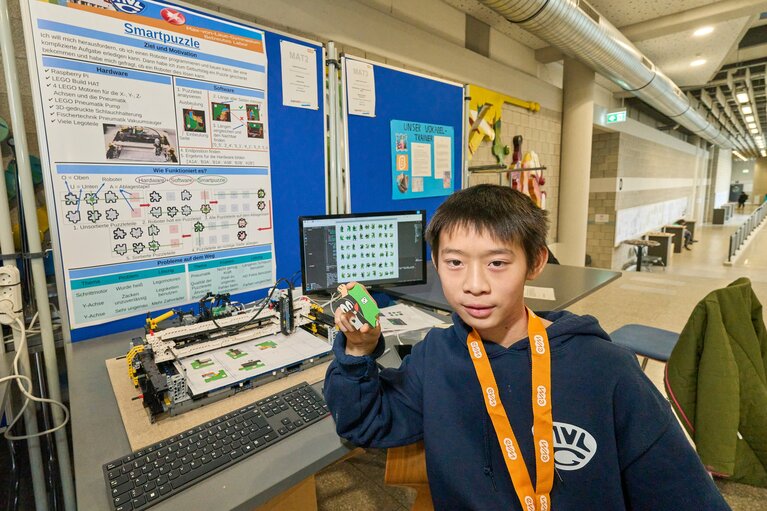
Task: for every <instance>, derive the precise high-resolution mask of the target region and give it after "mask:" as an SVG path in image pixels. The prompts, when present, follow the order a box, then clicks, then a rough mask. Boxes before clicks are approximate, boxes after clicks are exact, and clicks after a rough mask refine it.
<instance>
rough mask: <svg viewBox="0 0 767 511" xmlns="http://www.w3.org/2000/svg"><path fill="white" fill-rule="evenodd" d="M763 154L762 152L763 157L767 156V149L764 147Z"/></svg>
mask: <svg viewBox="0 0 767 511" xmlns="http://www.w3.org/2000/svg"><path fill="white" fill-rule="evenodd" d="M761 154H762V158H767V151H765V150H764V149H762V151H761Z"/></svg>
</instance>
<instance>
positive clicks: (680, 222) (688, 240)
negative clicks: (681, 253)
mask: <svg viewBox="0 0 767 511" xmlns="http://www.w3.org/2000/svg"><path fill="white" fill-rule="evenodd" d="M674 224H675V225H681V226H682V227H683V229H682V236H683V237H684V248H685V249H686V250H692V249H691V248H690V245H692V244H693V243H695V242H697V241H698V240H694V239H692V233H691V232H690V231H689V230H688V229H687V222H685V220H684V218H680V219H679V220H677V221H676V222H674Z"/></svg>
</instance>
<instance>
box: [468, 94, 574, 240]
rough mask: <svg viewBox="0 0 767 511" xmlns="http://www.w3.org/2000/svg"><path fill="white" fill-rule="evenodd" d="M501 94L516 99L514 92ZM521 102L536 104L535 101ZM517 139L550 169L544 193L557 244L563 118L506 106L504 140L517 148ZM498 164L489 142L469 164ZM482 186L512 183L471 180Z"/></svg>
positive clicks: (499, 177)
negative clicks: (514, 143)
mask: <svg viewBox="0 0 767 511" xmlns="http://www.w3.org/2000/svg"><path fill="white" fill-rule="evenodd" d="M501 92H503V93H504V94H509V95H514V92H513V91H501ZM521 99H530V100H531V101H535V98H521ZM516 135H522V139H523V141H522V154H523V155H524V153H526V152H527V151H535V152H536V153H538V159H539V160H540V161H541V165H542V166H544V167H546V170H544V171H543V177H544V178H545V179H546V184H545V185H544V186H543V191H545V192H546V210H547V211H548V212H549V220H550V221H551V226H550V228H549V243H554V242H555V241H556V240H557V214H558V211H559V208H558V205H559V155H560V148H561V144H562V114H561V113H560V112H555V111H554V110H549V109H547V108H541V110H540V112H536V113H532V112H530V111H528V110H525V109H522V108H519V107H516V106H512V105H504V107H503V116H502V126H501V140H502V142H503V143H504V144H506V145H508V146H509V147H510V148H513V147H514V145H513V144H512V143H511V139H512V138H513V137H514V136H516ZM506 162H507V163H510V162H511V155H509V156H508V157H507V160H506ZM495 163H497V161H496V159H495V156H493V153H492V142H489V141H485V142H483V143H482V145H481V146H480V147H479V149H478V150H477V152H476V153H475V154H474V156H473V157H472V159H471V160H470V161H469V167H472V166H475V165H492V164H495ZM480 183H492V184H500V185H508V184H509V180H508V178H507V177H506V175H505V174H476V175H470V176H469V186H473V185H477V184H480Z"/></svg>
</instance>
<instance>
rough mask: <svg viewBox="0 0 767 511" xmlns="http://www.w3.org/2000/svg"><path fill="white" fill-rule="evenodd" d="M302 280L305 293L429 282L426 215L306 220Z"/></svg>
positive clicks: (303, 222)
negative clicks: (346, 285) (350, 286)
mask: <svg viewBox="0 0 767 511" xmlns="http://www.w3.org/2000/svg"><path fill="white" fill-rule="evenodd" d="M298 223H299V230H300V234H301V275H302V277H301V281H302V284H303V287H304V292H305V293H311V292H315V291H330V292H335V290H336V288H337V287H338V285H339V284H343V283H346V282H350V281H356V282H360V283H362V284H365V285H366V286H396V285H405V284H423V283H425V282H426V242H425V241H424V239H423V232H424V225H425V224H426V212H425V211H391V212H385V213H361V214H351V215H323V216H304V217H300V218H299V219H298Z"/></svg>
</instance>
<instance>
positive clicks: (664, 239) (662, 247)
mask: <svg viewBox="0 0 767 511" xmlns="http://www.w3.org/2000/svg"><path fill="white" fill-rule="evenodd" d="M645 237H646V238H647V239H648V240H652V241H657V242H658V243H659V245H658V246H656V247H649V248H648V249H647V255H648V256H653V257H660V260H661V262H662V263H663V266H665V267H666V268H668V267H669V266H671V259H672V258H671V253H672V252H671V247H672V246H673V238H674V234H672V233H670V232H649V233H647V235H646V236H645Z"/></svg>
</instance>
